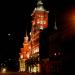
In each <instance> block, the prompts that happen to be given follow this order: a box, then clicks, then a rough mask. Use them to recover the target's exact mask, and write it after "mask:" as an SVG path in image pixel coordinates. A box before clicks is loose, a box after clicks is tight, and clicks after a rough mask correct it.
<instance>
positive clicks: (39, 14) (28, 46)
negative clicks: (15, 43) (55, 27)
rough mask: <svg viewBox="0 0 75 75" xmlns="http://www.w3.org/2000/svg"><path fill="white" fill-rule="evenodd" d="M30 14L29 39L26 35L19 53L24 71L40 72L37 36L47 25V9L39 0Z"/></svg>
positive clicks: (38, 38)
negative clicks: (23, 61) (22, 60)
mask: <svg viewBox="0 0 75 75" xmlns="http://www.w3.org/2000/svg"><path fill="white" fill-rule="evenodd" d="M31 16H32V27H31V32H30V40H28V36H27V35H26V37H25V39H24V43H23V49H22V50H21V54H22V55H23V59H24V60H25V71H28V72H40V71H41V64H40V51H39V50H40V49H39V48H40V45H39V40H40V37H39V36H40V32H42V31H43V30H44V29H46V28H47V27H48V11H46V10H45V9H44V7H43V3H42V1H41V0H39V1H38V2H37V7H36V8H35V9H34V11H33V12H32V14H31ZM20 56H21V55H20ZM22 64H23V63H22ZM20 68H21V67H20Z"/></svg>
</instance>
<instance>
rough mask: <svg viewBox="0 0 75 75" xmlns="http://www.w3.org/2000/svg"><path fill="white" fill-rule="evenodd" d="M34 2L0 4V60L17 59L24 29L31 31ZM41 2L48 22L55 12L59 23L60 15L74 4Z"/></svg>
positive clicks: (48, 0) (29, 0)
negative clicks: (45, 10)
mask: <svg viewBox="0 0 75 75" xmlns="http://www.w3.org/2000/svg"><path fill="white" fill-rule="evenodd" d="M36 2H37V1H36V0H26V1H24V2H22V1H18V2H15V1H11V2H10V1H9V2H7V1H5V2H2V3H1V4H2V5H1V9H0V12H1V14H0V16H1V17H0V18H1V23H0V60H4V61H5V59H9V58H13V59H18V56H19V55H18V53H19V52H20V48H21V47H22V43H23V37H24V35H25V31H26V28H27V31H28V32H30V29H31V13H32V11H33V9H34V8H35V6H36ZM43 2H44V7H45V8H46V9H47V10H49V11H50V13H49V20H51V18H52V17H53V18H54V10H55V11H56V14H57V21H58V20H59V21H60V19H61V16H62V14H63V13H64V11H65V10H66V9H67V8H68V7H70V6H73V5H74V2H71V1H63V0H61V1H58V2H54V0H52V1H51V0H43ZM58 14H59V15H58ZM50 15H51V18H50ZM59 18H60V19H59ZM50 22H51V21H49V24H50V25H51V26H50V27H51V28H53V26H52V22H51V23H50ZM59 24H61V21H60V22H59V23H58V27H59V29H62V28H60V27H61V26H60V25H59ZM61 25H62V24H61ZM1 63H2V62H1Z"/></svg>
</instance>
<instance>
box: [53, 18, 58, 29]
mask: <svg viewBox="0 0 75 75" xmlns="http://www.w3.org/2000/svg"><path fill="white" fill-rule="evenodd" d="M54 29H55V30H57V29H58V28H57V25H56V19H55V25H54Z"/></svg>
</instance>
